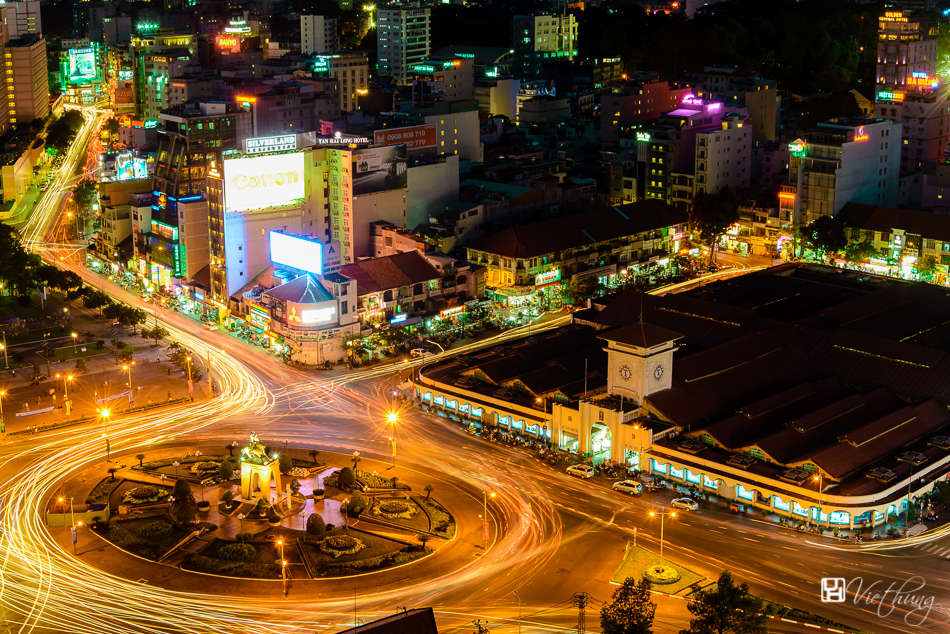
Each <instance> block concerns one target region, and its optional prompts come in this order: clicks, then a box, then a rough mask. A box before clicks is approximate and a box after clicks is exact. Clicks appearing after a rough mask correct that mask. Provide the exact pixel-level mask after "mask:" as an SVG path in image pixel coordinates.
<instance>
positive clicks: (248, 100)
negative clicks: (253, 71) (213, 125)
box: [234, 95, 257, 103]
mask: <svg viewBox="0 0 950 634" xmlns="http://www.w3.org/2000/svg"><path fill="white" fill-rule="evenodd" d="M234 99H235V100H237V101H239V102H240V103H257V97H251V96H249V95H238V96H237V97H235V98H234Z"/></svg>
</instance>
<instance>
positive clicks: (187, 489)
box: [172, 478, 191, 502]
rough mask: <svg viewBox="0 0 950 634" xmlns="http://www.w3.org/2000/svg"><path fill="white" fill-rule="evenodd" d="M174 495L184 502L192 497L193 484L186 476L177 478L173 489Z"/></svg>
mask: <svg viewBox="0 0 950 634" xmlns="http://www.w3.org/2000/svg"><path fill="white" fill-rule="evenodd" d="M172 495H174V496H175V499H176V500H178V501H179V502H184V501H185V500H187V499H188V498H190V497H191V485H190V484H188V481H187V480H185V479H184V478H178V479H177V480H175V488H174V489H173V490H172Z"/></svg>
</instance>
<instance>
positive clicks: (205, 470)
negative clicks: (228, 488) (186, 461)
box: [188, 460, 221, 478]
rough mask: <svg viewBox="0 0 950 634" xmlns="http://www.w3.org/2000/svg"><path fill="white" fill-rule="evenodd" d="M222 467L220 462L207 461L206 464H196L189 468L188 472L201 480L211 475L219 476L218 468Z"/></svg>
mask: <svg viewBox="0 0 950 634" xmlns="http://www.w3.org/2000/svg"><path fill="white" fill-rule="evenodd" d="M220 465H221V463H220V462H214V461H211V460H206V461H204V462H195V463H193V464H192V465H191V466H190V467H189V468H188V471H190V472H191V473H193V474H194V475H196V476H198V477H199V478H205V477H207V476H209V475H213V474H217V473H218V467H219V466H220Z"/></svg>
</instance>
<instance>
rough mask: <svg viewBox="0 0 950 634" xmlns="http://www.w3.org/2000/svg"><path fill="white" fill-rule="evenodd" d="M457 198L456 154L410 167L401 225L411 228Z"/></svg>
mask: <svg viewBox="0 0 950 634" xmlns="http://www.w3.org/2000/svg"><path fill="white" fill-rule="evenodd" d="M458 197H459V157H458V156H457V155H455V154H453V155H451V156H447V157H446V158H445V161H444V162H442V163H431V164H428V165H418V166H415V167H413V166H410V167H409V174H408V185H407V187H406V220H405V225H402V226H404V227H405V228H407V229H409V230H412V229H415V228H416V227H418V226H419V225H421V224H427V223H428V222H429V216H430V215H431V214H436V213H440V212H442V211H443V210H444V209H445V206H446V205H447V204H448V203H450V202H453V201H456V200H458Z"/></svg>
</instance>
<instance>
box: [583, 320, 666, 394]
mask: <svg viewBox="0 0 950 634" xmlns="http://www.w3.org/2000/svg"><path fill="white" fill-rule="evenodd" d="M682 337H683V335H681V334H679V333H678V332H673V331H672V330H667V329H666V328H660V327H659V326H653V325H651V324H647V323H643V322H640V323H637V324H633V325H631V326H624V327H623V328H618V329H616V330H611V331H609V332H606V333H604V334H603V335H600V338H601V339H603V340H605V341H606V342H607V347H606V348H605V350H606V351H607V389H608V391H609V393H610V394H612V395H615V396H623V398H624V399H630V400H631V401H633V402H634V403H636V404H637V406H641V405H643V399H644V398H646V397H647V396H649V395H650V394H653V393H654V392H659V391H661V390H667V389H669V388H670V385H671V383H672V376H671V374H672V368H673V350H674V349H675V348H674V343H675V342H676V340H677V339H682Z"/></svg>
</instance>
